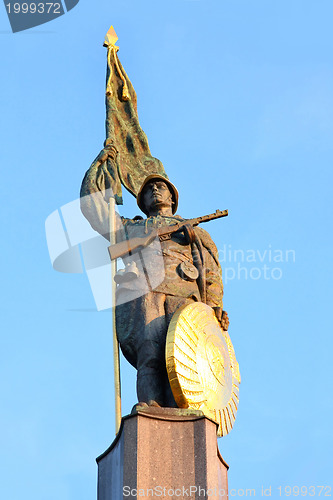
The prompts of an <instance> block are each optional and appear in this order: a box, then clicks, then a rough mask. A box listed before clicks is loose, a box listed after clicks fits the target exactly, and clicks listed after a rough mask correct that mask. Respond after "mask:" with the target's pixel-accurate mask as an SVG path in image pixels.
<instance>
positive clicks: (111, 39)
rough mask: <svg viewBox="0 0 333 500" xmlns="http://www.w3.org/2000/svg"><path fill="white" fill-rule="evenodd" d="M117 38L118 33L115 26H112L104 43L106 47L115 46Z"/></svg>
mask: <svg viewBox="0 0 333 500" xmlns="http://www.w3.org/2000/svg"><path fill="white" fill-rule="evenodd" d="M117 40H118V37H117V34H116V32H115V30H114V27H113V26H111V28H110V29H109V31H108V32H107V34H106V35H105V40H104V45H105V47H109V46H110V45H113V46H115V44H116V41H117Z"/></svg>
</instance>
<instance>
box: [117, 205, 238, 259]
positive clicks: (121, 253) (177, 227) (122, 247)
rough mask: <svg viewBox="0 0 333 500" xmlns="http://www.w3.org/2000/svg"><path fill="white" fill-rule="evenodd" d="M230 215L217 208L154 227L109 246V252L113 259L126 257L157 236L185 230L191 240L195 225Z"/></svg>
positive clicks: (169, 235)
mask: <svg viewBox="0 0 333 500" xmlns="http://www.w3.org/2000/svg"><path fill="white" fill-rule="evenodd" d="M227 215H228V210H223V211H221V210H216V212H215V213H213V214H209V215H203V216H201V217H196V218H195V219H185V220H182V221H179V222H176V223H175V224H171V225H170V226H162V227H159V228H154V229H152V231H151V232H150V233H149V234H147V235H145V236H136V237H135V238H131V239H130V240H125V241H121V242H119V243H116V244H114V245H111V246H110V247H109V254H110V257H111V260H114V259H119V258H121V257H125V256H126V255H129V254H132V253H133V252H136V251H139V250H142V249H143V248H145V247H146V246H148V245H149V244H150V243H151V242H152V241H153V240H154V239H155V238H156V237H157V236H158V237H159V240H160V241H166V240H169V239H170V238H171V235H172V234H174V233H178V232H179V233H180V232H184V233H185V235H186V236H187V238H188V240H189V242H190V241H193V239H194V236H195V235H194V231H193V227H195V226H197V225H198V224H201V223H202V222H208V221H210V220H214V219H219V218H220V217H226V216H227Z"/></svg>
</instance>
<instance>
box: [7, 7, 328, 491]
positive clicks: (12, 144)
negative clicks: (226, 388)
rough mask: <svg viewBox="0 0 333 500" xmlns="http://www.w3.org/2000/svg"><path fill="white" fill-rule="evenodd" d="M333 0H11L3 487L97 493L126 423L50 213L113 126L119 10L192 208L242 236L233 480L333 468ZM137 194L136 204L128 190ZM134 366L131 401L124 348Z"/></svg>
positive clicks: (83, 285)
mask: <svg viewBox="0 0 333 500" xmlns="http://www.w3.org/2000/svg"><path fill="white" fill-rule="evenodd" d="M96 4H98V5H96ZM332 15H333V6H332V3H331V2H330V1H329V0H321V1H319V2H314V1H307V0H302V1H301V0H293V1H286V0H280V1H279V2H273V1H267V0H265V1H264V0H262V1H259V0H251V1H249V0H234V1H230V0H229V1H226V0H218V1H215V0H212V1H205V2H203V1H201V0H198V1H184V0H177V1H169V2H167V3H160V2H150V1H141V2H134V1H131V0H128V1H127V2H126V4H125V3H121V2H118V3H116V2H110V1H103V0H100V1H99V2H98V3H97V2H95V3H93V2H88V1H86V0H81V1H80V2H79V4H78V5H77V6H76V7H75V8H74V9H73V10H72V11H70V12H69V13H67V14H66V15H64V16H62V17H60V18H59V19H57V20H54V21H52V22H50V23H48V24H45V25H43V26H40V27H39V28H34V29H31V30H28V31H26V32H21V33H17V34H12V33H11V31H10V25H9V22H8V19H7V17H6V13H5V8H4V7H2V10H1V17H0V47H1V65H2V78H1V90H2V92H1V110H2V112H1V125H0V126H1V139H2V141H1V152H0V154H1V165H2V169H1V172H2V182H1V187H0V189H1V199H2V204H1V205H2V244H1V249H2V263H3V265H2V287H1V290H2V292H1V294H2V297H1V309H2V314H1V318H2V319H1V325H2V336H1V345H2V348H1V364H0V370H1V402H2V405H1V406H2V411H1V413H0V427H1V433H0V435H1V455H0V457H1V458H0V460H1V467H0V470H1V475H2V478H1V481H0V497H1V498H3V499H8V500H21V499H22V498H24V499H25V500H59V499H61V500H78V499H79V500H88V499H89V500H90V499H92V498H96V482H97V479H96V470H97V468H96V464H95V461H94V460H95V458H96V457H97V456H98V455H99V454H100V453H101V452H103V451H104V450H105V449H106V448H107V447H108V445H109V444H110V442H111V441H112V440H113V437H114V405H113V377H112V373H113V368H112V332H111V313H110V311H102V312H97V311H96V307H95V302H94V298H93V295H92V292H91V289H90V287H89V283H88V280H87V276H86V275H85V274H63V273H58V272H56V271H54V270H53V269H52V266H51V263H50V259H49V255H48V249H47V245H46V239H45V231H44V223H45V220H46V218H47V217H48V216H49V215H50V214H51V213H52V212H53V211H54V210H57V209H58V208H60V207H61V206H63V205H65V204H66V203H68V202H70V201H72V200H75V199H76V198H77V197H78V194H79V188H80V184H81V180H82V177H83V175H84V173H85V171H86V170H87V169H88V167H89V165H90V163H91V161H92V160H93V159H94V157H95V156H96V154H97V153H98V152H99V150H100V149H101V147H102V144H103V141H104V138H105V137H104V135H105V130H104V119H105V108H104V89H105V67H106V50H105V48H103V46H102V44H103V40H104V36H105V33H106V32H107V30H108V28H109V27H110V25H111V24H113V25H114V27H115V29H116V32H117V34H118V37H119V41H118V45H119V46H120V52H119V57H120V59H121V61H122V63H123V65H124V67H125V69H126V71H127V73H128V75H129V76H130V78H131V80H132V82H133V85H134V87H135V89H136V92H137V95H138V108H139V117H140V122H141V125H142V127H143V129H144V130H145V132H146V134H147V136H148V139H149V144H150V148H151V151H152V154H153V155H155V156H156V157H158V158H159V159H160V160H161V161H162V162H163V164H164V166H165V169H166V171H167V173H168V175H169V178H170V179H171V180H172V181H173V182H174V183H175V184H176V186H177V187H178V189H179V191H180V204H179V211H178V212H179V213H180V214H182V215H183V216H184V217H194V216H197V215H201V214H206V213H210V212H213V211H214V210H215V209H216V208H220V209H225V208H228V209H229V217H228V218H227V219H223V220H221V221H215V222H211V223H210V225H209V227H208V226H205V228H206V229H208V230H209V232H210V234H211V235H212V237H213V239H214V241H215V242H216V244H217V247H218V248H219V250H220V252H221V255H222V256H223V255H225V253H223V252H224V250H225V249H226V250H231V252H232V253H231V257H232V258H231V259H225V261H224V260H223V261H222V266H223V269H224V282H225V301H224V304H225V309H226V310H227V311H228V313H229V316H230V321H231V326H230V330H229V333H230V336H231V338H232V340H233V343H234V347H235V351H236V356H237V359H238V361H239V364H240V371H241V375H242V384H241V387H240V407H239V411H238V416H237V420H236V423H235V426H234V429H233V431H232V432H231V433H230V435H228V436H227V437H225V438H222V439H221V440H219V447H220V450H221V453H222V455H223V457H224V459H225V460H226V461H227V462H228V463H229V465H230V471H229V487H230V488H232V489H235V490H238V489H244V490H245V489H247V488H253V489H255V490H256V496H260V494H261V487H262V486H264V487H265V488H268V487H269V486H271V487H272V494H271V498H274V499H275V498H280V497H279V490H278V487H279V486H281V487H282V493H283V488H284V487H285V486H291V487H293V486H296V487H297V486H299V487H301V486H307V487H309V486H317V485H323V486H328V485H331V484H332V465H331V454H332V444H333V443H332V441H333V440H332V406H333V405H332V369H331V365H332V362H331V356H332V354H331V353H332V347H333V346H332V336H331V332H332V327H331V323H332V320H331V300H332V294H331V275H332V263H331V262H332V259H331V252H332V224H331V203H329V202H330V201H331V198H332V194H331V186H332V173H331V172H332V156H333V155H332V150H333V146H332V140H331V137H332V133H333V92H332V90H333V64H332V63H333V61H332V57H333V56H332V54H333V39H332V27H331V24H332ZM121 213H122V214H124V215H126V216H131V215H135V214H137V213H138V211H137V209H136V207H135V203H134V201H133V200H132V199H131V197H130V195H128V196H127V197H126V199H125V205H124V207H123V208H122V209H121ZM235 250H242V251H243V252H244V256H245V257H244V260H245V262H242V260H241V257H240V255H241V253H238V254H237V255H238V257H235V255H234V251H235ZM249 250H253V251H254V253H255V255H256V257H255V261H254V262H246V255H249V253H247V252H248V251H249ZM265 250H266V254H264V252H265ZM287 250H291V251H292V252H293V253H292V254H289V255H294V256H295V258H289V260H288V262H286V251H287ZM258 251H259V253H260V255H259V254H258ZM270 251H271V254H270ZM277 251H280V253H279V255H280V256H281V255H282V260H283V261H282V262H276V261H274V259H273V257H272V259H271V261H270V260H269V256H270V255H272V256H276V255H277ZM227 253H228V252H226V254H227ZM252 255H253V254H252ZM263 255H265V257H263ZM226 257H228V255H226ZM261 259H262V260H261ZM264 265H266V266H267V267H269V271H268V270H267V269H266V278H265V276H264V271H263V269H262V268H263V266H264ZM240 268H243V270H242V269H240ZM254 269H257V270H254ZM273 269H277V270H274V271H273ZM228 273H229V274H228ZM272 273H273V274H272ZM226 276H229V278H228V279H226ZM122 377H123V413H124V414H126V413H128V412H129V411H130V409H131V407H132V405H133V404H134V403H135V401H136V397H135V390H134V384H135V373H134V370H132V369H131V368H130V367H129V366H128V364H127V363H126V362H123V363H122ZM236 497H237V496H236ZM313 498H319V493H318V490H317V494H316V496H315V497H313Z"/></svg>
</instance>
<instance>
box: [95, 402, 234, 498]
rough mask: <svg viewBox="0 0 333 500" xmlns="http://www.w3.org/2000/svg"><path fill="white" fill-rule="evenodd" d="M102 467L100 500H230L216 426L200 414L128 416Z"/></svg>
mask: <svg viewBox="0 0 333 500" xmlns="http://www.w3.org/2000/svg"><path fill="white" fill-rule="evenodd" d="M97 464H98V500H123V499H126V498H172V499H177V498H188V499H193V500H194V499H200V498H210V499H211V500H213V499H224V500H227V498H228V479H227V470H228V465H227V464H226V463H225V461H224V460H223V458H222V457H221V455H220V453H219V450H218V447H217V438H216V424H215V423H214V422H213V421H212V420H210V419H208V418H206V417H205V416H204V415H203V414H202V412H200V411H189V410H181V409H171V408H149V409H146V410H142V411H141V410H140V411H138V412H137V413H135V414H134V415H128V416H126V417H123V419H122V422H121V427H120V430H119V433H118V435H117V437H116V439H115V440H114V442H113V443H112V444H111V446H110V447H109V448H108V449H107V450H106V451H105V452H104V453H103V454H102V455H100V456H99V457H98V458H97Z"/></svg>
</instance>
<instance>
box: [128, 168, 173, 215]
mask: <svg viewBox="0 0 333 500" xmlns="http://www.w3.org/2000/svg"><path fill="white" fill-rule="evenodd" d="M155 179H158V180H160V181H163V182H165V184H166V185H167V186H168V188H169V190H170V193H171V196H172V201H173V204H172V213H173V214H175V213H176V211H177V208H178V191H177V188H176V186H174V185H173V184H172V182H170V181H169V179H166V177H163V175H159V174H150V175H148V177H146V178H145V180H144V181H143V183H142V186H141V187H140V189H139V191H138V194H137V196H136V202H137V204H138V207H139V208H140V210H141V211H142V212H143V213H144V214H146V215H149V214H148V212H147V210H146V207H145V205H144V203H143V191H144V188H145V187H146V186H147V184H149V182H150V181H152V180H155Z"/></svg>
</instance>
